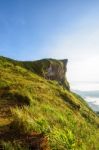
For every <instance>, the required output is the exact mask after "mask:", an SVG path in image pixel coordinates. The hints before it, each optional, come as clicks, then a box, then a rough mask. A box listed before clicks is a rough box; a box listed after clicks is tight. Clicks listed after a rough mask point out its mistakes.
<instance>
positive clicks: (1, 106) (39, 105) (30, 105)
mask: <svg viewBox="0 0 99 150" xmlns="http://www.w3.org/2000/svg"><path fill="white" fill-rule="evenodd" d="M42 61H43V60H42ZM23 64H24V63H23V62H17V61H14V60H10V59H5V58H3V57H0V144H1V146H3V147H4V148H5V149H7V150H12V149H14V150H17V149H18V150H19V149H20V150H21V149H23V150H28V149H30V148H29V146H30V145H34V147H35V148H33V147H32V146H31V147H32V148H31V149H37V145H38V143H39V145H40V147H41V148H42V149H46V150H48V149H52V150H99V117H98V116H97V115H96V114H95V113H94V112H93V111H92V110H91V109H90V108H89V107H88V105H87V104H86V102H85V101H84V100H83V99H82V98H81V97H80V96H78V95H77V94H75V93H72V92H70V91H68V90H66V89H64V88H63V87H62V86H61V85H59V84H58V83H57V81H51V80H46V79H44V78H43V77H41V76H40V74H39V75H37V72H35V71H34V70H31V69H32V67H31V65H30V63H29V64H28V67H26V65H25V66H24V65H23ZM25 64H26V63H25ZM32 64H33V63H32ZM29 65H30V66H29ZM29 67H30V68H29ZM38 70H39V68H38ZM41 137H42V138H43V142H42V140H41V141H40V138H41Z"/></svg>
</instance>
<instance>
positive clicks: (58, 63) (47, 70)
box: [32, 59, 70, 90]
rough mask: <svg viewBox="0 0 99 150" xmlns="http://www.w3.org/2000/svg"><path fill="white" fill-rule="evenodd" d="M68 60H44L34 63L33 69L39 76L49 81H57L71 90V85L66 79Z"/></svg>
mask: <svg viewBox="0 0 99 150" xmlns="http://www.w3.org/2000/svg"><path fill="white" fill-rule="evenodd" d="M67 62H68V59H63V60H56V59H42V60H39V61H34V62H33V64H32V69H33V71H34V72H36V73H37V74H39V75H41V76H43V77H44V78H45V79H47V80H56V81H58V83H59V84H61V85H63V87H64V88H66V89H68V90H69V89H70V87H69V83H68V81H67V79H66V71H67Z"/></svg>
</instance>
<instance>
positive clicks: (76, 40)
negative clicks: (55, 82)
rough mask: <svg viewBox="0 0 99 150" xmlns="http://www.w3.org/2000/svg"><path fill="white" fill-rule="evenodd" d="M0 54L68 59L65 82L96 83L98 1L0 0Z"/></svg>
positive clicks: (98, 75)
mask: <svg viewBox="0 0 99 150" xmlns="http://www.w3.org/2000/svg"><path fill="white" fill-rule="evenodd" d="M0 55H1V56H6V57H10V58H13V59H17V60H37V59H42V58H55V59H65V58H68V60H69V62H68V72H67V76H68V80H69V81H70V82H73V81H92V82H94V81H95V82H96V81H99V69H98V66H99V0H0Z"/></svg>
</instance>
